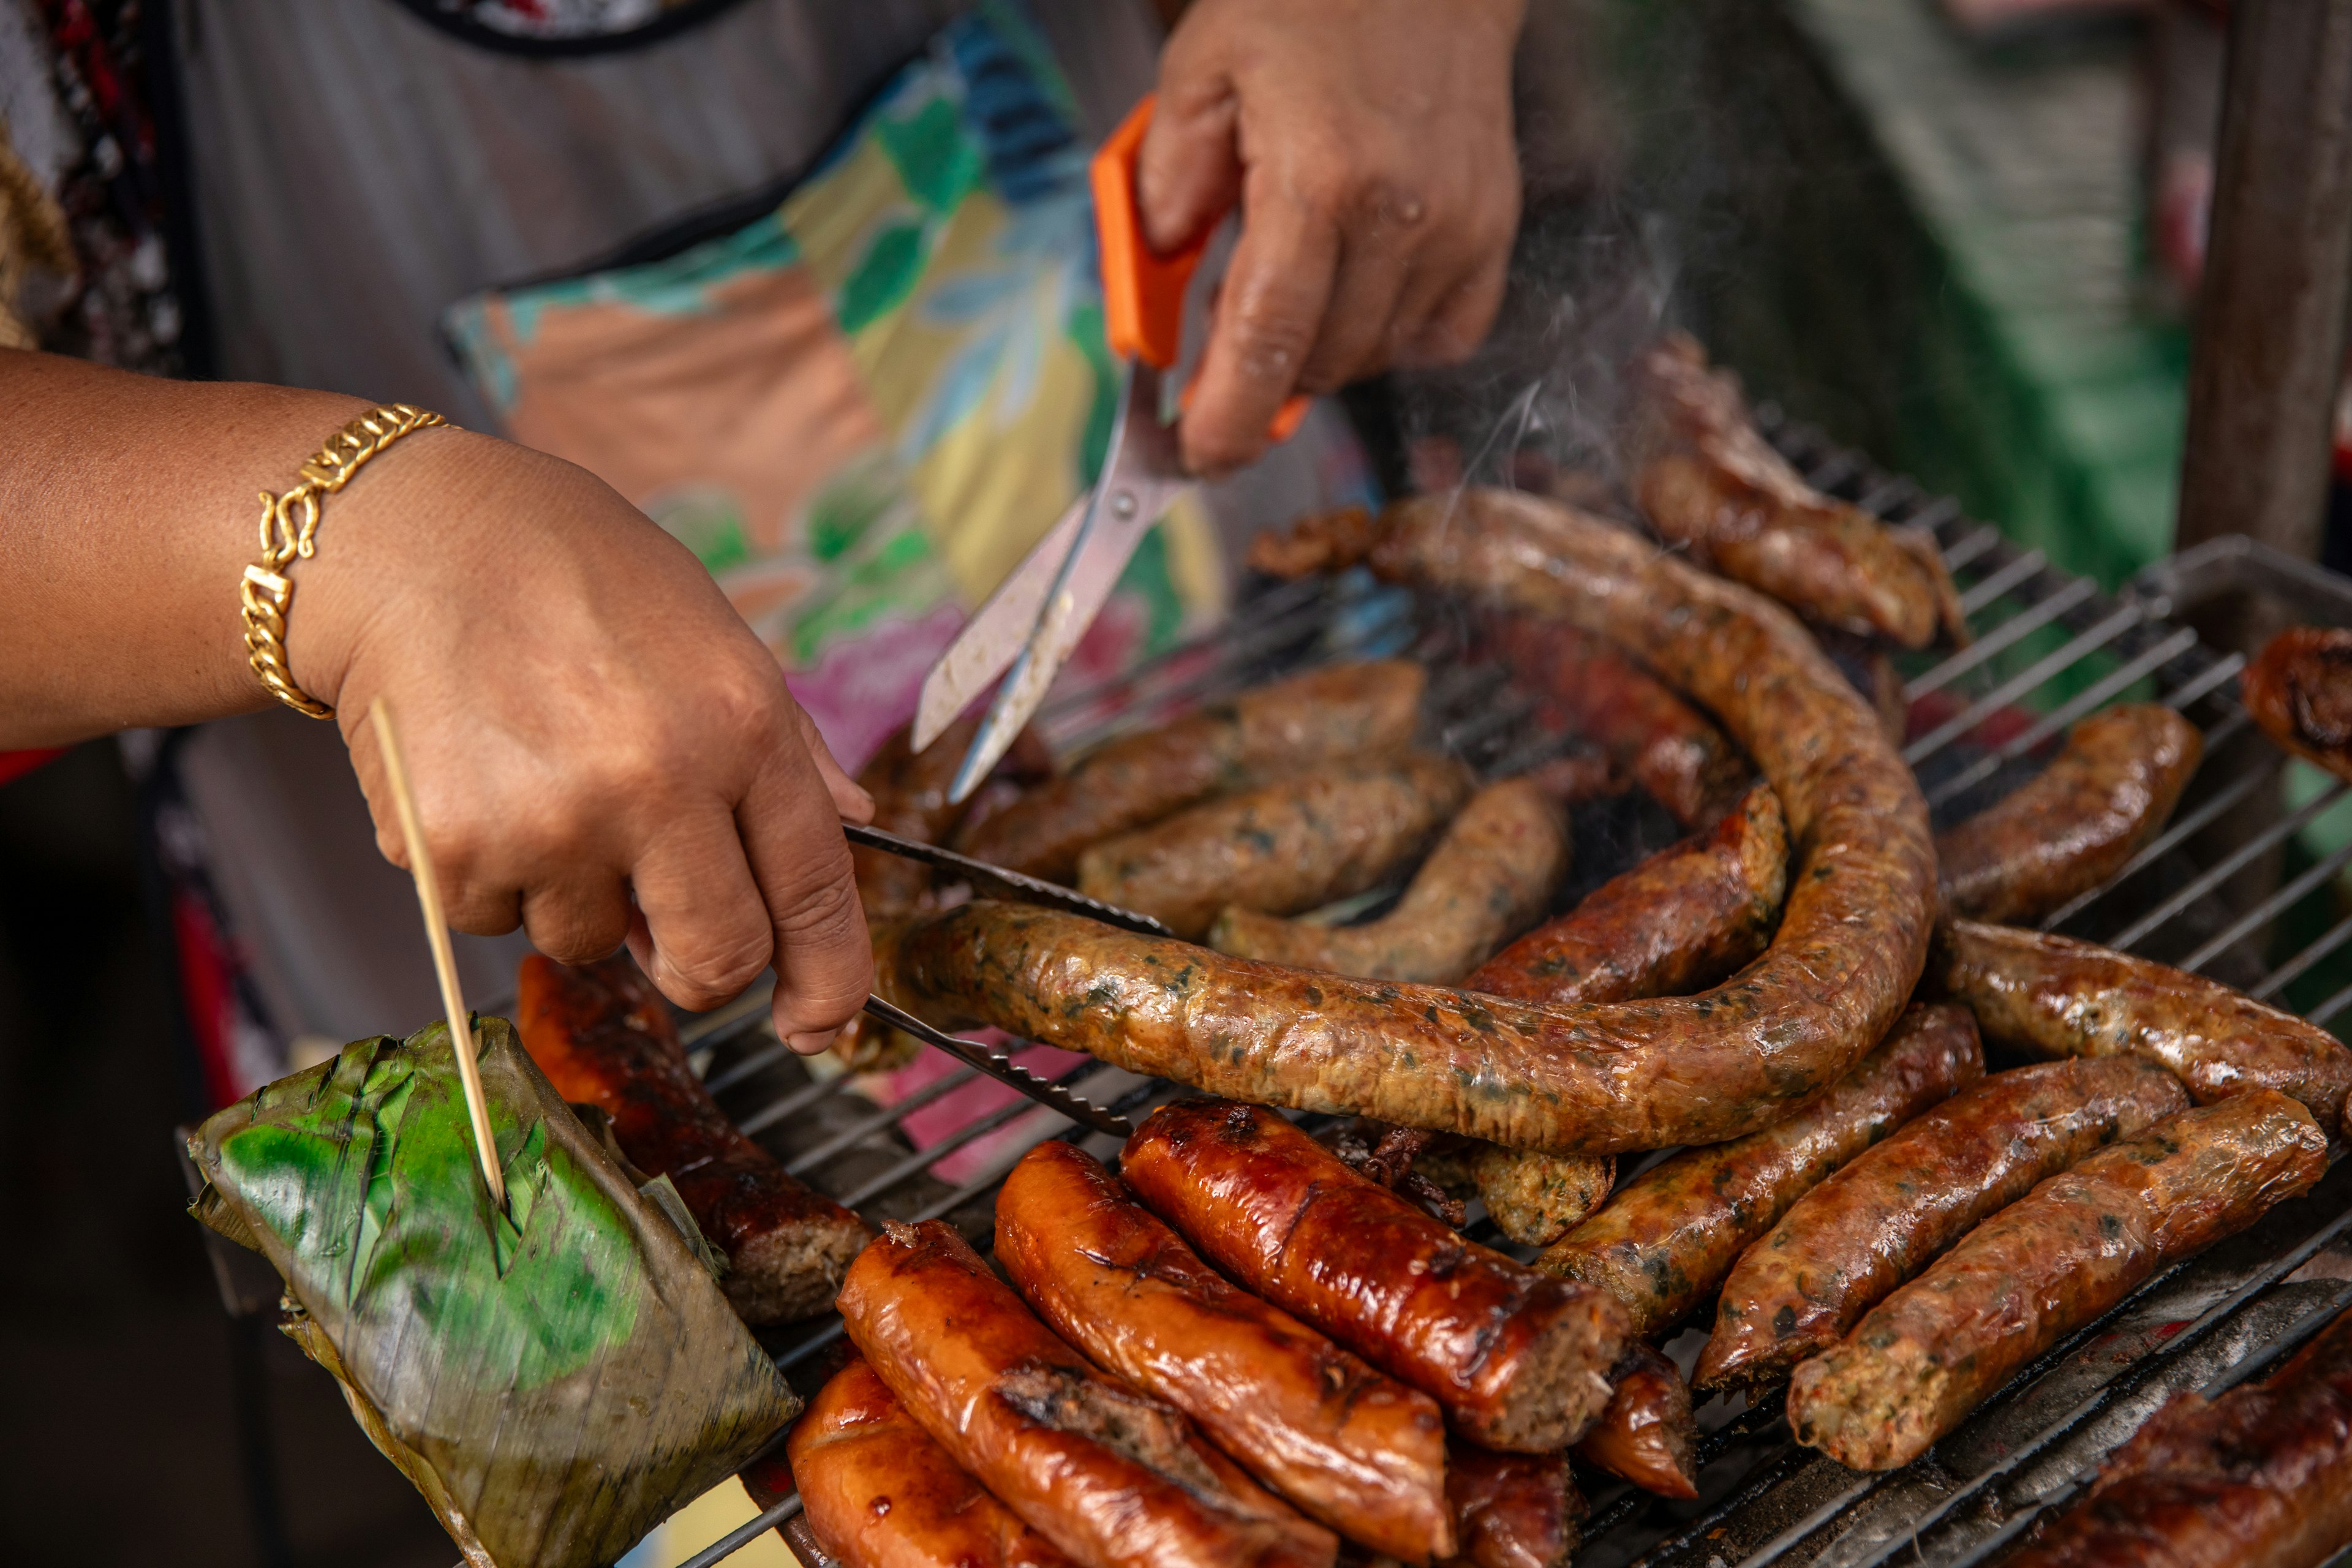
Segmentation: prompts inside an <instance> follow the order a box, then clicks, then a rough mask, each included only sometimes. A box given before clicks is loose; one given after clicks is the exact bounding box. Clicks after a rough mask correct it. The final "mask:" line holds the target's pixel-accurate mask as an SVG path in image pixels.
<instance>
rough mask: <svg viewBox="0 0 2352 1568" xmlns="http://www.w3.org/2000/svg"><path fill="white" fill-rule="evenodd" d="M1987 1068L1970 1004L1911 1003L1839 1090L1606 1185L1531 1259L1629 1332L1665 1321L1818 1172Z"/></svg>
mask: <svg viewBox="0 0 2352 1568" xmlns="http://www.w3.org/2000/svg"><path fill="white" fill-rule="evenodd" d="M1983 1076H1984V1054H1983V1052H1982V1050H1981V1049H1980V1048H1979V1046H1978V1043H1977V1031H1976V1025H1975V1023H1974V1022H1973V1021H1972V1020H1971V1019H1970V1018H1969V1014H1968V1010H1967V1009H1966V1008H1964V1007H1958V1006H1955V1005H1950V1004H1945V1005H1940V1006H1932V1007H1928V1006H1919V1005H1914V1006H1913V1007H1912V1008H1911V1010H1910V1011H1909V1012H1907V1013H1906V1014H1904V1015H1903V1016H1902V1017H1901V1018H1900V1019H1898V1020H1897V1021H1896V1023H1895V1027H1894V1028H1893V1029H1891V1030H1889V1031H1888V1032H1887V1036H1886V1038H1885V1041H1884V1042H1882V1043H1881V1044H1880V1046H1879V1047H1878V1048H1877V1049H1876V1050H1874V1051H1873V1052H1871V1053H1870V1055H1869V1056H1867V1057H1865V1058H1863V1063H1862V1065H1861V1066H1860V1067H1858V1068H1854V1069H1853V1072H1851V1073H1849V1074H1847V1075H1846V1076H1845V1078H1844V1079H1841V1080H1840V1081H1839V1083H1838V1085H1837V1087H1836V1088H1834V1089H1831V1090H1830V1091H1829V1093H1827V1094H1825V1095H1823V1096H1822V1098H1821V1099H1819V1100H1815V1101H1813V1102H1812V1104H1811V1105H1808V1106H1807V1107H1805V1108H1804V1109H1803V1110H1800V1111H1799V1112H1797V1114H1796V1115H1794V1116H1791V1117H1790V1118H1789V1119H1788V1120H1787V1121H1782V1122H1780V1123H1778V1124H1776V1125H1774V1126H1771V1127H1768V1128H1766V1129H1765V1130H1764V1131H1761V1132H1751V1133H1749V1134H1748V1136H1747V1137H1745V1138H1740V1139H1737V1140H1734V1141H1733V1142H1729V1143H1716V1144H1711V1145H1709V1146H1707V1147H1706V1148H1703V1149H1686V1150H1685V1151H1683V1152H1681V1153H1679V1154H1676V1155H1675V1157H1674V1158H1672V1159H1670V1160H1668V1161H1666V1162H1665V1163H1663V1164H1659V1165H1654V1166H1652V1167H1651V1168H1650V1169H1649V1170H1647V1171H1644V1172H1643V1173H1642V1174H1641V1175H1639V1176H1636V1177H1635V1178H1634V1179H1633V1181H1631V1182H1629V1183H1627V1184H1625V1185H1624V1187H1622V1189H1621V1190H1619V1191H1618V1192H1617V1193H1616V1194H1613V1195H1612V1197H1611V1198H1610V1200H1609V1202H1608V1203H1607V1204H1606V1205H1603V1206H1602V1207H1601V1211H1600V1212H1599V1213H1597V1214H1595V1215H1593V1216H1592V1217H1591V1219H1588V1220H1586V1221H1585V1222H1584V1223H1583V1224H1582V1225H1580V1226H1578V1227H1577V1228H1576V1229H1575V1230H1573V1231H1571V1232H1570V1233H1569V1235H1568V1236H1567V1237H1564V1238H1563V1239H1561V1240H1560V1241H1559V1244H1558V1245H1556V1246H1554V1247H1550V1248H1549V1250H1547V1251H1546V1252H1545V1253H1544V1254H1543V1255H1542V1256H1541V1257H1539V1258H1537V1259H1536V1267H1537V1268H1541V1269H1543V1270H1545V1271H1546V1272H1548V1273H1553V1274H1559V1275H1564V1276H1566V1277H1567V1278H1569V1279H1581V1280H1583V1281H1584V1282H1585V1283H1586V1284H1588V1285H1598V1286H1600V1287H1601V1289H1604V1290H1606V1291H1608V1292H1609V1293H1610V1294H1612V1295H1613V1296H1615V1297H1616V1298H1617V1299H1618V1300H1620V1301H1622V1302H1623V1303H1624V1304H1625V1310H1627V1311H1628V1312H1630V1313H1631V1314H1633V1331H1634V1332H1635V1333H1637V1334H1643V1335H1650V1334H1655V1333H1658V1332H1660V1331H1664V1330H1665V1329H1667V1328H1670V1327H1672V1326H1673V1325H1674V1324H1675V1322H1677V1321H1680V1320H1681V1319H1682V1318H1683V1317H1684V1315H1685V1314H1686V1313H1688V1312H1689V1311H1691V1310H1692V1309H1694V1308H1696V1307H1697V1306H1698V1305H1699V1304H1700V1303H1701V1302H1703V1301H1705V1300H1706V1299H1707V1298H1708V1297H1709V1296H1711V1295H1713V1294H1714V1293H1715V1289H1716V1287H1717V1286H1718V1285H1720V1284H1721V1283H1722V1282H1723V1277H1724V1276H1725V1275H1727V1274H1728V1273H1730V1272H1731V1268H1732V1265H1733V1264H1735V1263H1737V1262H1738V1260H1739V1255H1740V1254H1741V1253H1742V1252H1745V1251H1746V1250H1747V1249H1748V1245H1749V1244H1750V1243H1752V1242H1753V1241H1755V1240H1756V1238H1757V1237H1760V1236H1762V1235H1764V1234H1765V1233H1766V1232H1767V1231H1769V1230H1770V1229H1771V1228H1772V1227H1773V1226H1775V1225H1777V1224H1779V1223H1780V1216H1781V1215H1784V1214H1786V1213H1788V1212H1789V1208H1790V1205H1792V1204H1794V1203H1795V1202H1796V1201H1797V1200H1798V1199H1799V1198H1801V1197H1802V1196H1804V1195H1805V1194H1806V1193H1808V1192H1810V1191H1811V1190H1812V1189H1813V1187H1814V1186H1816V1185H1818V1184H1820V1183H1821V1181H1822V1178H1824V1177H1826V1176H1827V1175H1829V1174H1830V1173H1831V1172H1832V1171H1835V1170H1837V1169H1838V1168H1839V1167H1840V1166H1842V1165H1843V1164H1844V1163H1846V1162H1848V1161H1849V1160H1852V1159H1853V1157H1854V1156H1855V1155H1857V1154H1859V1153H1861V1152H1863V1151H1864V1150H1865V1149H1867V1148H1869V1147H1870V1146H1871V1145H1872V1144H1874V1143H1875V1142H1878V1141H1879V1140H1880V1139H1882V1138H1885V1136H1886V1135H1887V1134H1888V1133H1890V1132H1892V1131H1895V1129H1896V1128H1897V1127H1900V1126H1902V1125H1903V1124H1904V1123H1905V1122H1906V1121H1910V1120H1911V1119H1912V1118H1913V1117H1915V1116H1917V1115H1918V1114H1919V1113H1920V1112H1922V1111H1924V1110H1927V1109H1928V1108H1929V1107H1931V1106H1934V1105H1937V1104H1939V1103H1941V1102H1942V1101H1944V1100H1948V1099H1949V1098H1950V1097H1951V1096H1952V1095H1953V1094H1954V1093H1956V1092H1957V1091H1958V1090H1959V1089H1962V1088H1964V1087H1966V1086H1967V1085H1969V1084H1971V1083H1974V1082H1976V1081H1977V1079H1980V1078H1982V1077H1983Z"/></svg>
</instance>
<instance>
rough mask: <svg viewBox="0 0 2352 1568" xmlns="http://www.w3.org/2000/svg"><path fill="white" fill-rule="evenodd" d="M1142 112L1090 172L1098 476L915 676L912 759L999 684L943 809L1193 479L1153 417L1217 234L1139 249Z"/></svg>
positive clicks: (1277, 424)
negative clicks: (1165, 252) (1113, 396)
mask: <svg viewBox="0 0 2352 1568" xmlns="http://www.w3.org/2000/svg"><path fill="white" fill-rule="evenodd" d="M1151 106H1152V99H1151V97H1150V96H1149V95H1147V96H1146V97H1145V98H1144V100H1143V101H1142V102H1140V103H1139V104H1137V105H1136V106H1135V109H1134V110H1133V111H1132V112H1131V113H1129V115H1128V117H1127V119H1126V120H1125V121H1122V122H1121V123H1120V125H1119V128H1118V130H1117V131H1115V132H1111V135H1110V140H1108V142H1104V143H1103V144H1102V147H1101V149H1100V151H1098V152H1097V153H1096V154H1095V157H1094V163H1093V167H1092V169H1091V174H1092V179H1093V184H1094V197H1095V234H1096V237H1097V240H1098V241H1099V243H1100V247H1101V251H1102V272H1103V278H1102V284H1103V323H1104V330H1105V336H1106V337H1108V340H1109V342H1110V351H1111V353H1112V354H1114V355H1115V356H1117V357H1118V359H1120V360H1122V361H1124V362H1125V363H1126V372H1125V375H1124V378H1123V380H1122V382H1121V384H1120V387H1119V394H1118V417H1117V418H1116V419H1115V420H1114V421H1113V422H1112V425H1111V437H1110V447H1109V449H1108V451H1107V452H1106V453H1105V454H1104V455H1103V467H1102V477H1101V478H1100V479H1098V480H1097V482H1096V484H1095V486H1094V488H1093V489H1090V490H1088V491H1087V492H1085V493H1084V494H1082V495H1080V496H1079V497H1078V498H1077V500H1074V501H1072V502H1071V503H1070V507H1069V510H1067V511H1065V512H1064V513H1063V514H1062V516H1061V519H1060V521H1056V522H1055V524H1054V526H1053V528H1052V529H1051V530H1050V531H1047V533H1046V535H1045V538H1044V539H1042V540H1040V541H1039V542H1038V543H1037V547H1036V548H1035V549H1034V550H1032V551H1031V552H1029V555H1028V558H1027V559H1025V560H1024V561H1023V562H1022V563H1021V564H1020V565H1019V566H1018V567H1016V568H1014V569H1013V574H1012V575H1011V576H1009V577H1007V578H1006V579H1005V580H1004V582H1003V584H1001V585H1000V586H999V587H998V588H997V590H996V592H995V593H994V594H992V595H990V596H989V600H988V602H987V603H986V604H985V605H982V606H981V607H980V612H979V613H978V614H977V615H975V616H972V618H971V620H970V621H968V622H966V623H965V625H964V628H963V630H962V631H961V632H960V633H959V634H957V637H956V639H955V641H954V642H952V643H950V645H949V646H948V649H947V651H946V652H945V653H943V654H941V655H940V658H939V662H938V663H936V664H934V665H932V666H931V669H930V673H929V675H927V676H926V677H924V679H923V693H922V700H921V702H920V704H919V706H918V708H917V709H916V711H915V729H914V733H913V735H912V736H911V737H910V739H911V741H912V742H913V745H914V749H915V750H916V751H918V752H919V751H921V750H922V749H923V748H924V747H926V746H928V745H929V744H930V743H931V742H933V741H935V740H937V739H938V738H939V736H940V731H943V730H945V729H946V728H947V727H948V726H949V725H950V724H951V723H953V722H954V721H955V719H956V716H957V715H958V714H960V713H961V712H962V711H963V710H965V709H967V708H969V707H971V703H972V700H973V699H975V698H977V697H978V696H979V695H980V694H981V692H982V691H983V690H985V689H987V687H988V684H989V682H991V681H992V680H995V679H996V678H997V677H998V676H999V675H1003V678H1004V679H1003V682H1002V683H1001V684H1000V685H998V687H997V689H996V696H995V699H994V700H993V701H992V702H991V703H990V705H989V709H988V716H987V718H986V719H985V720H984V721H982V724H981V727H980V731H979V733H978V734H976V735H974V736H973V737H972V742H971V750H970V751H968V752H965V753H964V758H963V763H962V765H961V767H959V768H958V769H957V770H956V775H955V779H954V782H953V783H952V784H950V786H949V789H948V798H949V799H950V800H952V801H962V800H965V799H967V798H969V797H970V796H971V792H972V791H973V790H975V789H978V788H979V787H980V784H981V781H982V780H983V779H985V778H986V777H987V776H988V774H989V770H991V769H992V768H993V767H995V766H996V763H997V760H998V759H999V758H1001V757H1003V755H1004V752H1005V748H1006V747H1008V746H1010V745H1012V743H1013V737H1014V736H1016V735H1018V734H1019V733H1020V732H1021V727H1022V726H1023V725H1024V724H1026V723H1028V722H1029V719H1030V716H1031V715H1032V714H1034V713H1035V712H1036V711H1037V707H1038V705H1039V704H1040V703H1042V702H1043V701H1044V700H1045V691H1046V689H1047V688H1049V687H1051V686H1052V685H1053V684H1054V678H1055V676H1056V675H1058V674H1059V673H1061V669H1062V666H1063V665H1065V664H1066V663H1067V662H1069V658H1070V654H1071V652H1072V651H1073V650H1074V649H1076V647H1077V645H1078V639H1079V638H1080V637H1083V636H1084V635H1085V634H1086V629H1087V627H1088V626H1092V625H1093V624H1094V618H1095V616H1097V614H1098V613H1100V611H1101V609H1102V607H1103V603H1104V601H1105V600H1107V599H1108V598H1109V597H1110V591H1111V589H1112V588H1113V587H1114V586H1115V585H1116V584H1118V576H1119V574H1120V573H1121V572H1122V571H1124V570H1125V569H1126V566H1127V563H1128V559H1129V557H1130V556H1132V555H1133V554H1134V553H1135V550H1136V546H1137V545H1139V544H1140V543H1141V542H1143V536H1144V534H1145V533H1147V532H1148V531H1150V528H1151V526H1152V524H1154V523H1155V522H1157V521H1160V517H1161V516H1162V515H1163V514H1164V513H1165V512H1166V511H1167V510H1168V508H1169V507H1170V506H1171V504H1172V503H1173V502H1174V501H1175V500H1176V499H1177V498H1178V497H1179V496H1181V495H1182V494H1183V493H1184V492H1185V491H1186V490H1187V489H1191V488H1192V483H1193V480H1192V476H1191V475H1189V474H1187V473H1186V472H1185V471H1184V465H1183V455H1182V452H1181V449H1180V448H1179V447H1178V444H1177V439H1176V431H1175V427H1174V426H1172V425H1170V424H1169V423H1167V422H1166V421H1165V420H1164V419H1163V418H1162V413H1163V403H1164V398H1163V393H1164V391H1165V378H1166V376H1167V374H1168V373H1169V372H1170V371H1171V370H1172V369H1173V368H1174V366H1175V364H1176V359H1177V354H1178V351H1179V350H1180V348H1181V346H1182V341H1183V326H1184V291H1185V289H1186V288H1187V287H1188V286H1189V285H1190V284H1191V283H1192V274H1193V272H1194V271H1195V270H1196V269H1198V268H1199V267H1200V265H1201V256H1202V252H1203V251H1204V250H1205V249H1206V248H1207V247H1208V237H1209V231H1212V230H1213V229H1214V228H1215V225H1214V224H1210V225H1208V226H1206V227H1205V228H1204V230H1203V232H1202V236H1201V237H1200V238H1199V239H1197V240H1195V241H1194V242H1193V243H1192V244H1191V245H1189V246H1187V247H1185V248H1183V249H1182V250H1181V251H1178V252H1176V253H1175V254H1174V255H1171V256H1160V255H1157V254H1155V253H1154V252H1153V251H1152V249H1151V247H1150V245H1148V244H1147V243H1145V241H1144V237H1143V225H1142V219H1141V217H1140V216H1139V215H1138V213H1137V211H1136V205H1135V163H1136V154H1137V153H1138V151H1139V149H1140V148H1141V147H1142V145H1143V133H1144V132H1145V131H1147V130H1148V129H1150V124H1151ZM1307 401H1308V400H1307V398H1305V397H1303V396H1298V397H1293V398H1291V399H1290V400H1289V401H1288V402H1286V403H1285V404H1284V405H1282V409H1281V411H1280V412H1279V413H1277V414H1276V416H1275V418H1274V424H1273V426H1271V429H1270V432H1269V433H1270V434H1271V435H1272V437H1274V439H1275V440H1276V441H1284V440H1287V439H1289V437H1290V435H1291V433H1292V432H1293V431H1295V430H1297V428H1298V422H1299V420H1300V419H1302V418H1304V417H1305V416H1306V414H1307Z"/></svg>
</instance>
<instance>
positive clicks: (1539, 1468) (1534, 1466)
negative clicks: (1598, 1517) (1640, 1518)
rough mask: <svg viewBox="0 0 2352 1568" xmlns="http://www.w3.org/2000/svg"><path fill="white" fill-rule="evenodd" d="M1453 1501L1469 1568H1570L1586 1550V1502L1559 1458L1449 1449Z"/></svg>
mask: <svg viewBox="0 0 2352 1568" xmlns="http://www.w3.org/2000/svg"><path fill="white" fill-rule="evenodd" d="M1445 1495H1446V1497H1447V1499H1448V1500H1450V1501H1451V1502H1452V1503H1453V1504H1454V1533H1455V1534H1456V1536H1458V1537H1459V1538H1460V1540H1461V1542H1462V1550H1461V1553H1460V1555H1458V1556H1456V1557H1455V1558H1454V1563H1457V1564H1465V1565H1467V1568H1568V1563H1569V1560H1570V1558H1572V1557H1574V1556H1575V1555H1576V1548H1577V1546H1578V1544H1579V1539H1580V1538H1579V1531H1578V1530H1577V1525H1578V1523H1579V1522H1580V1521H1581V1520H1582V1519H1583V1518H1584V1494H1583V1493H1581V1492H1580V1491H1578V1490H1577V1489H1576V1479H1575V1478H1574V1477H1573V1476H1571V1475H1570V1474H1569V1471H1568V1460H1567V1459H1566V1458H1562V1457H1561V1456H1560V1455H1558V1454H1498V1453H1496V1452H1495V1451H1494V1450H1493V1449H1491V1448H1480V1447H1474V1446H1472V1445H1471V1444H1468V1443H1465V1442H1461V1441H1459V1440H1456V1441H1454V1442H1453V1443H1449V1444H1447V1445H1446V1450H1445Z"/></svg>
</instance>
